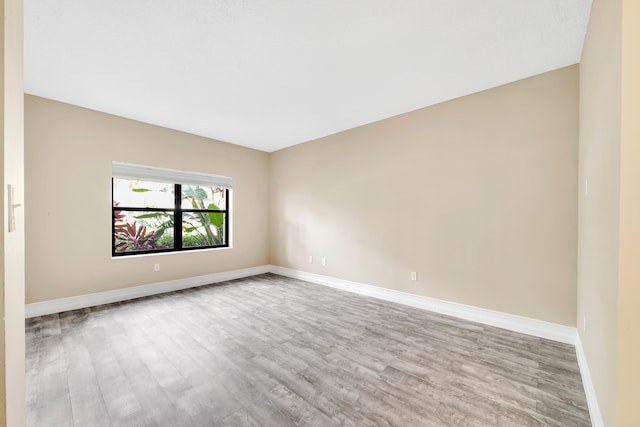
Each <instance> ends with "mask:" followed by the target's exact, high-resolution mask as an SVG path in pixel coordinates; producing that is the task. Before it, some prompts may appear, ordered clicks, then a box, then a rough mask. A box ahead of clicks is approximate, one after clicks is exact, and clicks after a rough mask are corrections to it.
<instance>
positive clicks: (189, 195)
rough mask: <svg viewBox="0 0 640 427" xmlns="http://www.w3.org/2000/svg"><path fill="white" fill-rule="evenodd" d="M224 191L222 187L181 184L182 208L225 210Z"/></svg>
mask: <svg viewBox="0 0 640 427" xmlns="http://www.w3.org/2000/svg"><path fill="white" fill-rule="evenodd" d="M225 196H226V191H225V189H224V188H217V187H200V186H197V185H193V186H192V185H183V186H182V209H213V210H226V209H227V201H226V197H225Z"/></svg>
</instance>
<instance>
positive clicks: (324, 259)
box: [322, 257, 327, 265]
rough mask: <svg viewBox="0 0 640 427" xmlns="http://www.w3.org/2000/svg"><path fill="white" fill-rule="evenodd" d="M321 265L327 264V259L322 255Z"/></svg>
mask: <svg viewBox="0 0 640 427" xmlns="http://www.w3.org/2000/svg"><path fill="white" fill-rule="evenodd" d="M322 265H327V259H326V258H325V257H322Z"/></svg>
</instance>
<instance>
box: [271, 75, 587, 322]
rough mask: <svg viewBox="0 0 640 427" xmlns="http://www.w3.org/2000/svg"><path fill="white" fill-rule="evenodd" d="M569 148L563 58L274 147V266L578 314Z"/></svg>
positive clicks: (573, 78)
mask: <svg viewBox="0 0 640 427" xmlns="http://www.w3.org/2000/svg"><path fill="white" fill-rule="evenodd" d="M577 148H578V67H577V66H572V67H568V68H564V69H560V70H556V71H553V72H550V73H546V74H543V75H539V76H536V77H532V78H529V79H526V80H522V81H519V82H515V83H512V84H509V85H506V86H502V87H499V88H495V89H491V90H488V91H485V92H481V93H478V94H474V95H470V96H466V97H463V98H460V99H456V100H453V101H450V102H446V103H443V104H439V105H436V106H432V107H428V108H425V109H422V110H418V111H415V112H412V113H408V114H404V115H401V116H398V117H394V118H391V119H387V120H384V121H381V122H377V123H374V124H371V125H367V126H363V127H360V128H356V129H352V130H349V131H346V132H343V133H340V134H336V135H333V136H329V137H326V138H322V139H320V140H317V141H313V142H309V143H306V144H302V145H298V146H294V147H291V148H287V149H284V150H281V151H277V152H275V153H272V155H271V200H272V203H271V239H270V242H271V243H270V245H271V251H270V256H271V263H272V264H276V265H280V266H285V267H290V268H294V269H299V270H304V271H310V272H315V273H319V274H325V275H328V276H333V277H338V278H342V279H347V280H353V281H357V282H363V283H367V284H372V285H376V286H383V287H387V288H391V289H395V290H399V291H404V292H410V293H414V294H418V295H425V296H429V297H434V298H439V299H444V300H448V301H455V302H459V303H463V304H469V305H473V306H478V307H484V308H487V309H492V310H498V311H502V312H507V313H513V314H517V315H522V316H527V317H532V318H536V319H542V320H546V321H550V322H555V323H560V324H564V325H575V319H576V267H575V266H576V231H577V230H576V229H577V224H576V218H577V158H578V152H577ZM310 255H311V256H313V257H314V262H313V264H310V263H309V262H308V257H309V256H310ZM320 257H326V258H327V265H326V267H323V266H321V264H320V262H319V261H320ZM411 271H417V272H418V281H415V282H412V281H410V279H409V278H410V275H409V274H410V272H411Z"/></svg>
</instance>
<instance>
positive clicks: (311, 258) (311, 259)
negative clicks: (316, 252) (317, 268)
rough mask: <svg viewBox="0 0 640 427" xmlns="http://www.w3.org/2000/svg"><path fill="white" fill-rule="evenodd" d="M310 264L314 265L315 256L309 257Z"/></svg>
mask: <svg viewBox="0 0 640 427" xmlns="http://www.w3.org/2000/svg"><path fill="white" fill-rule="evenodd" d="M309 264H313V256H312V255H309Z"/></svg>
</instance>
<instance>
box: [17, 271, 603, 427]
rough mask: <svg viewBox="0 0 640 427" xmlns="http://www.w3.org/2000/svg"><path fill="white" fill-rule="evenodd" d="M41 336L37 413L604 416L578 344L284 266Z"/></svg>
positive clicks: (42, 426) (236, 420)
mask: <svg viewBox="0 0 640 427" xmlns="http://www.w3.org/2000/svg"><path fill="white" fill-rule="evenodd" d="M26 336H27V353H26V369H27V371H26V378H27V411H28V413H27V425H28V426H30V427H32V426H33V427H36V426H37V427H47V426H52V427H60V426H91V427H93V426H172V427H173V426H250V427H252V426H264V427H268V426H276V427H283V426H428V427H431V426H432V427H438V426H454V425H455V426H474V427H476V426H558V427H559V426H562V427H565V426H589V425H591V424H590V421H589V413H588V409H587V404H586V399H585V395H584V391H583V386H582V381H581V378H580V372H579V369H578V365H577V361H576V356H575V351H574V349H573V347H572V346H569V345H565V344H561V343H556V342H552V341H548V340H544V339H541V338H536V337H532V336H528V335H523V334H518V333H515V332H512V331H506V330H503V329H499V328H494V327H489V326H486V325H481V324H478V323H473V322H468V321H465V320H461V319H457V318H453V317H448V316H443V315H439V314H435V313H431V312H427V311H423V310H419V309H414V308H411V307H406V306H402V305H398V304H393V303H388V302H385V301H381V300H376V299H373V298H367V297H362V296H359V295H354V294H350V293H346V292H341V291H338V290H335V289H331V288H327V287H323V286H319V285H314V284H310V283H306V282H302V281H299V280H294V279H289V278H284V277H281V276H277V275H273V274H265V275H260V276H254V277H250V278H246V279H241V280H234V281H230V282H226V283H220V284H216V285H210V286H204V287H200V288H196V289H187V290H184V291H179V292H171V293H167V294H163V295H156V296H152V297H147V298H141V299H138V300H133V301H128V302H123V303H115V304H109V305H104V306H100V307H94V308H90V309H83V310H76V311H71V312H66V313H61V314H56V315H50V316H43V317H38V318H34V319H29V320H28V321H27V324H26Z"/></svg>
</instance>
